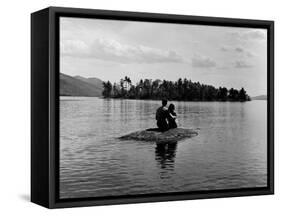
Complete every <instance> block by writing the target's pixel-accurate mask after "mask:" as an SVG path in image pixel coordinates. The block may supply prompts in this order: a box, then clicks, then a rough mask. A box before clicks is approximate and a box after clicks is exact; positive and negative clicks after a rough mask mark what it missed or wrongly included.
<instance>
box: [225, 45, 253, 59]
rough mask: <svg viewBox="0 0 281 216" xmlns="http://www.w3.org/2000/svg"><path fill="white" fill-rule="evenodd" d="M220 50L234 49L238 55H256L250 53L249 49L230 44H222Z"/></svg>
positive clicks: (229, 50) (228, 50)
mask: <svg viewBox="0 0 281 216" xmlns="http://www.w3.org/2000/svg"><path fill="white" fill-rule="evenodd" d="M220 50H221V51H222V52H231V51H234V52H236V53H237V54H239V55H243V56H244V57H254V56H256V55H255V54H254V53H252V52H251V51H249V50H247V49H244V48H242V47H230V46H222V47H221V48H220Z"/></svg>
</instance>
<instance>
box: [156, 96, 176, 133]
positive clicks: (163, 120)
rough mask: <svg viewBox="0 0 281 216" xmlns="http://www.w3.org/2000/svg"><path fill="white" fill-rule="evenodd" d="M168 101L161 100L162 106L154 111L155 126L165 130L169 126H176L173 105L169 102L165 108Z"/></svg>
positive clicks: (169, 127)
mask: <svg viewBox="0 0 281 216" xmlns="http://www.w3.org/2000/svg"><path fill="white" fill-rule="evenodd" d="M167 103H168V101H167V100H166V99H163V100H162V106H161V107H159V108H158V109H157V111H156V121H157V126H158V128H159V130H160V131H163V132H164V131H167V130H169V129H171V128H177V122H176V120H177V114H176V113H175V105H174V104H170V105H169V108H167Z"/></svg>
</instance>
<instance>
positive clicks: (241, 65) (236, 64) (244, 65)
mask: <svg viewBox="0 0 281 216" xmlns="http://www.w3.org/2000/svg"><path fill="white" fill-rule="evenodd" d="M234 67H236V68H250V67H253V65H251V64H250V63H248V62H246V61H243V60H238V61H235V62H234Z"/></svg>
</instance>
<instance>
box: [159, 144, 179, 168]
mask: <svg viewBox="0 0 281 216" xmlns="http://www.w3.org/2000/svg"><path fill="white" fill-rule="evenodd" d="M176 150H177V142H176V141H175V142H167V143H163V142H161V143H156V147H155V160H156V161H157V162H158V164H159V165H160V167H161V169H165V170H173V169H174V164H175V157H176Z"/></svg>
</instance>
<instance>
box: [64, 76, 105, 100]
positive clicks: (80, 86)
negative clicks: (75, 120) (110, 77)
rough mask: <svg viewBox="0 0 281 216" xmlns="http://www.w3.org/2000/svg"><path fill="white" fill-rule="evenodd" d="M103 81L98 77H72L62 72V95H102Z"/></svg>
mask: <svg viewBox="0 0 281 216" xmlns="http://www.w3.org/2000/svg"><path fill="white" fill-rule="evenodd" d="M102 90H103V86H102V81H101V80H100V79H97V78H90V79H87V78H84V77H79V78H76V77H72V76H69V75H66V74H63V73H60V95H61V96H88V97H100V96H102Z"/></svg>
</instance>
